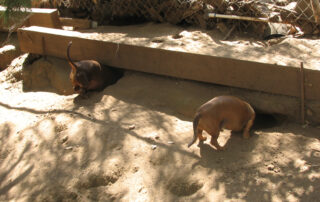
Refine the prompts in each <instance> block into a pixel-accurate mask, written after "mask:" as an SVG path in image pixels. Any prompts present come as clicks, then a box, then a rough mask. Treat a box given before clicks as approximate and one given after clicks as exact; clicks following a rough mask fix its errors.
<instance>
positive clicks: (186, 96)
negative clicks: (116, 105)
mask: <svg viewBox="0 0 320 202" xmlns="http://www.w3.org/2000/svg"><path fill="white" fill-rule="evenodd" d="M69 72H70V69H69V66H68V64H67V61H66V60H62V59H58V58H54V57H47V59H44V58H41V59H40V60H37V61H35V62H34V63H33V64H32V65H27V66H24V68H23V81H24V89H25V90H33V91H34V90H42V91H50V92H53V91H54V92H57V93H59V94H65V95H68V94H72V93H73V91H72V86H71V83H70V80H69ZM115 85H119V86H121V88H119V87H118V88H117V89H118V90H117V91H119V90H120V91H121V89H123V92H119V93H117V92H115V93H114V94H113V96H115V97H117V98H118V99H120V100H126V101H127V102H130V100H141V99H137V98H138V97H145V96H148V95H151V94H152V95H153V96H152V98H150V99H152V103H150V102H149V103H139V104H141V105H143V106H146V107H152V108H154V107H157V106H159V107H161V108H166V109H167V110H168V113H170V112H174V113H179V114H181V115H182V116H185V117H188V118H193V115H194V113H195V111H196V109H197V108H198V107H199V106H200V105H201V104H203V103H204V102H206V101H208V100H209V99H211V98H213V97H215V96H218V95H234V96H237V97H240V98H242V99H244V100H246V101H248V102H249V103H250V104H251V105H252V106H253V107H254V108H255V109H256V110H258V111H259V112H262V113H270V114H280V115H285V116H287V117H289V118H290V119H291V120H295V121H299V120H300V99H299V98H295V97H290V96H281V95H272V94H268V93H263V92H257V91H250V90H245V89H240V88H232V87H224V86H219V85H213V84H206V83H200V82H194V81H187V80H181V79H174V78H170V77H162V76H156V75H152V74H145V73H138V72H131V71H128V72H126V74H125V76H124V77H123V78H121V79H120V81H118V83H117V84H115ZM130 89H132V90H130ZM137 89H138V90H137ZM154 91H157V93H156V94H155V93H152V92H154ZM131 92H132V93H131ZM118 95H119V96H121V97H118ZM124 95H125V96H124ZM306 105H307V107H306V112H307V113H306V119H307V120H308V121H310V122H315V123H319V120H320V103H319V102H316V101H308V102H307V103H306Z"/></svg>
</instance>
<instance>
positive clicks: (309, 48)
mask: <svg viewBox="0 0 320 202" xmlns="http://www.w3.org/2000/svg"><path fill="white" fill-rule="evenodd" d="M79 33H85V34H81V37H85V38H91V39H98V40H105V41H112V42H115V43H117V42H118V43H124V44H134V45H141V46H146V47H152V48H161V49H166V50H174V51H182V52H189V53H197V54H204V55H212V56H218V57H226V58H233V59H238V60H248V61H254V62H261V63H271V64H277V65H282V66H292V67H300V62H304V64H305V68H308V69H316V70H319V67H320V62H319V60H318V58H319V55H320V50H319V49H318V48H317V47H319V45H320V41H319V40H317V38H312V37H311V38H294V37H292V36H288V37H285V38H277V39H272V40H269V41H264V40H257V38H256V37H251V38H250V37H248V35H243V34H240V33H235V34H231V35H230V37H229V38H228V40H224V38H225V35H226V34H223V33H221V32H220V31H219V30H217V29H215V30H201V29H200V30H199V29H198V28H192V27H186V28H184V27H178V26H174V25H170V24H165V23H162V24H155V23H145V24H141V25H130V26H121V27H119V26H101V27H98V28H97V29H91V30H87V31H79ZM79 35H80V34H79Z"/></svg>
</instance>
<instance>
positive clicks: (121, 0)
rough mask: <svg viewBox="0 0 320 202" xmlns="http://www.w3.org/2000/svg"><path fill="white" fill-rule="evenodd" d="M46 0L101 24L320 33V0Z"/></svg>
mask: <svg viewBox="0 0 320 202" xmlns="http://www.w3.org/2000/svg"><path fill="white" fill-rule="evenodd" d="M42 2H46V3H47V4H49V5H50V6H51V7H58V8H59V9H60V11H62V15H70V12H69V13H66V12H63V11H64V10H63V9H72V14H73V15H74V16H75V17H87V18H90V19H93V20H95V21H98V22H99V24H109V23H110V22H112V21H117V20H121V19H144V20H148V21H156V22H169V23H172V24H183V23H186V24H190V25H196V26H201V27H202V28H213V27H218V28H219V27H220V28H221V29H224V28H225V29H231V28H236V29H238V30H240V31H246V32H255V33H258V34H259V33H262V32H265V29H266V27H270V23H281V24H287V25H290V26H293V27H295V28H298V29H300V30H301V31H302V32H304V33H307V34H310V33H313V34H314V33H318V32H319V24H320V6H319V0H42ZM79 13H80V14H79ZM208 13H217V14H224V15H235V16H246V17H252V18H264V19H266V21H265V22H257V21H252V20H239V19H225V18H209V17H208ZM131 22H132V21H131ZM268 24H269V25H268ZM287 31H288V32H289V30H287Z"/></svg>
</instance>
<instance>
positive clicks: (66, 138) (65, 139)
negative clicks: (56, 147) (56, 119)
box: [62, 135, 69, 144]
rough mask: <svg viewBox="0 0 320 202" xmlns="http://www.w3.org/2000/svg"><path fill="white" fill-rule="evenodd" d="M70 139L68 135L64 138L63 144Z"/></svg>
mask: <svg viewBox="0 0 320 202" xmlns="http://www.w3.org/2000/svg"><path fill="white" fill-rule="evenodd" d="M68 139H69V137H68V136H67V135H66V136H64V137H63V138H62V144H63V143H65V142H66V141H67V140H68Z"/></svg>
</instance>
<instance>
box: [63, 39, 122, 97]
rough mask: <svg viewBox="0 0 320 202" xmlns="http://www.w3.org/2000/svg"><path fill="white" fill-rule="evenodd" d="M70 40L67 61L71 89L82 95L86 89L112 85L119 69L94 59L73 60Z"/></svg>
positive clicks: (99, 88) (120, 74)
mask: <svg viewBox="0 0 320 202" xmlns="http://www.w3.org/2000/svg"><path fill="white" fill-rule="evenodd" d="M71 45H72V41H70V42H69V44H68V48H67V58H68V63H69V65H70V67H71V72H70V80H71V83H72V86H73V90H74V92H76V93H79V94H80V95H82V96H85V95H86V93H87V92H88V91H95V90H97V91H99V90H103V89H104V88H105V87H106V86H108V85H112V84H114V83H116V82H117V80H118V79H119V78H120V77H121V76H122V73H121V72H120V71H119V70H116V69H114V68H112V67H108V66H103V65H101V64H100V63H99V62H97V61H95V60H81V61H78V62H73V61H72V60H71V57H70V48H71Z"/></svg>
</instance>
